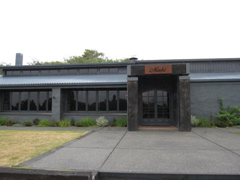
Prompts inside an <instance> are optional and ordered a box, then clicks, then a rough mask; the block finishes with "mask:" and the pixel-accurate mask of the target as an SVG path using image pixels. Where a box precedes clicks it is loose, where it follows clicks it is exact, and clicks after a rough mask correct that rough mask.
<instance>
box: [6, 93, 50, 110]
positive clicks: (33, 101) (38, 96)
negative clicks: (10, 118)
mask: <svg viewBox="0 0 240 180" xmlns="http://www.w3.org/2000/svg"><path fill="white" fill-rule="evenodd" d="M2 103H3V108H2V110H3V111H51V110H52V92H51V91H19V92H17V91H5V92H3V102H2Z"/></svg>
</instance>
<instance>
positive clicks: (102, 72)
mask: <svg viewBox="0 0 240 180" xmlns="http://www.w3.org/2000/svg"><path fill="white" fill-rule="evenodd" d="M99 73H100V74H107V73H108V68H101V69H100V70H99Z"/></svg>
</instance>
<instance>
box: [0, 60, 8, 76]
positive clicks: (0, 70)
mask: <svg viewBox="0 0 240 180" xmlns="http://www.w3.org/2000/svg"><path fill="white" fill-rule="evenodd" d="M1 66H11V64H7V63H5V62H1V63H0V67H1ZM2 74H3V70H2V69H1V68H0V75H2Z"/></svg>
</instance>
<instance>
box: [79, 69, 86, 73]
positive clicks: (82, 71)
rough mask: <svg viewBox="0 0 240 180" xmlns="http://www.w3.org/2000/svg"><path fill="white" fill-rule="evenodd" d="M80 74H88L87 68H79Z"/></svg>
mask: <svg viewBox="0 0 240 180" xmlns="http://www.w3.org/2000/svg"><path fill="white" fill-rule="evenodd" d="M80 74H88V69H80Z"/></svg>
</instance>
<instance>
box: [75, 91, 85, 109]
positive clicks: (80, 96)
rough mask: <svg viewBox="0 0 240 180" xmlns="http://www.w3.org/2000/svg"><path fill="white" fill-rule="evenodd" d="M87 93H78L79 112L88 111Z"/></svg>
mask: <svg viewBox="0 0 240 180" xmlns="http://www.w3.org/2000/svg"><path fill="white" fill-rule="evenodd" d="M86 96H87V94H86V91H78V104H77V105H78V108H77V110H78V111H86Z"/></svg>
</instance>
